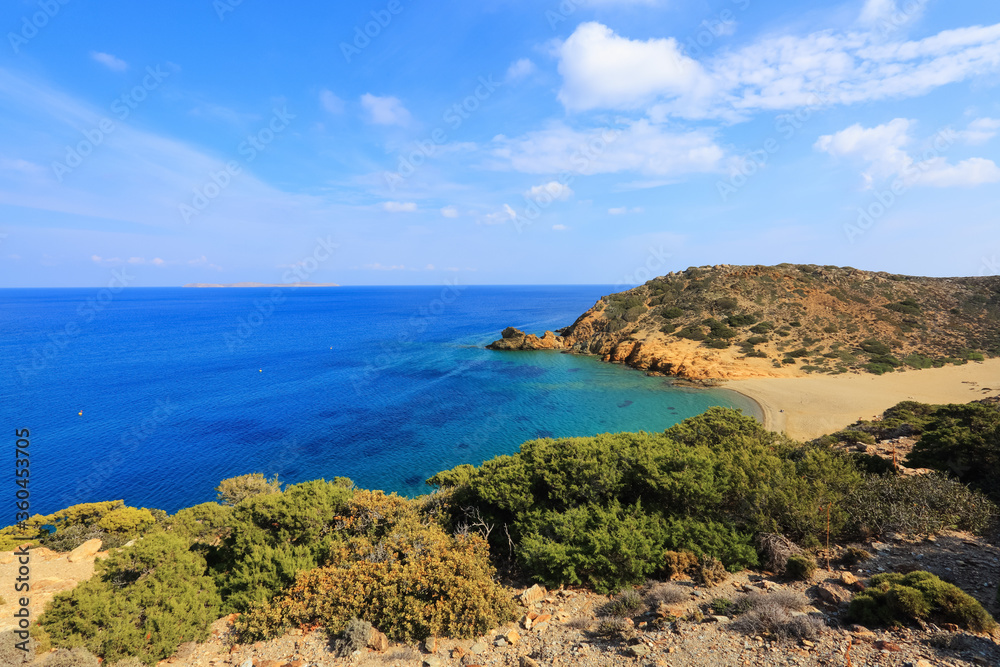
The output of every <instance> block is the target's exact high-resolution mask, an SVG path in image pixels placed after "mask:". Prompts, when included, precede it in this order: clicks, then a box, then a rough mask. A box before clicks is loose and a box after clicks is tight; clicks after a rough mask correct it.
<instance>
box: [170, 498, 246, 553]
mask: <svg viewBox="0 0 1000 667" xmlns="http://www.w3.org/2000/svg"><path fill="white" fill-rule="evenodd" d="M232 515H233V508H232V507H230V506H228V505H220V504H219V503H202V504H201V505H195V506H194V507H187V508H185V509H182V510H180V511H179V512H177V514H175V515H173V516H171V517H169V518H167V519H166V520H165V521H164V528H165V529H166V530H168V531H171V532H173V533H176V534H178V535H181V536H183V537H184V538H186V539H188V540H190V541H192V542H206V543H209V544H211V543H214V542H216V541H217V540H219V539H221V538H223V537H225V536H226V535H228V534H229V528H230V521H231V520H232Z"/></svg>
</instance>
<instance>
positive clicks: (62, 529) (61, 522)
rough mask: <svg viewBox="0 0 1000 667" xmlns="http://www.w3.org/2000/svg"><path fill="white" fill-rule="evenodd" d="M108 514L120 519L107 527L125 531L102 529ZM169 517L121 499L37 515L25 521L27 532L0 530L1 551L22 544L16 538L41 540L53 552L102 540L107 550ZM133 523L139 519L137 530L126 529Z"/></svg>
mask: <svg viewBox="0 0 1000 667" xmlns="http://www.w3.org/2000/svg"><path fill="white" fill-rule="evenodd" d="M108 515H113V516H116V517H117V518H113V519H111V520H110V523H105V525H108V526H113V527H115V528H120V529H122V530H116V531H108V530H105V529H104V528H102V527H101V522H102V520H104V519H105V517H107V516H108ZM165 516H166V513H165V512H163V511H161V510H138V509H136V508H133V507H125V503H124V501H121V500H109V501H105V502H99V503H84V504H80V505H73V506H72V507H67V508H66V509H64V510H59V511H58V512H55V513H53V514H49V515H46V516H42V515H40V514H36V515H35V516H33V517H31V518H30V519H28V520H27V521H25V522H24V529H19V528H17V527H16V526H8V527H7V528H4V529H3V530H0V550H4V551H9V550H11V549H13V548H14V547H15V546H16V545H17V544H20V541H18V540H15V539H14V537H15V536H17V537H25V538H31V539H34V540H37V541H38V543H39V544H41V545H42V546H44V547H47V548H49V549H52V550H53V551H72V550H73V549H75V548H76V547H78V546H80V545H81V544H83V543H84V542H86V541H87V540H90V539H99V540H101V541H102V542H103V543H104V548H107V549H112V548H116V547H120V546H121V545H123V544H125V543H126V542H128V541H129V540H131V539H132V538H134V537H138V536H139V535H141V534H142V533H143V532H144V531H145V530H147V529H148V528H149V527H151V526H152V525H153V524H151V523H149V521H148V519H149V517H152V519H153V520H154V522H155V521H156V520H157V519H158V518H162V517H165ZM139 517H141V519H140V518H139ZM129 520H132V521H136V520H138V523H137V524H136V525H135V526H134V530H127V529H125V528H126V523H127V521H129ZM123 521H124V522H126V523H123Z"/></svg>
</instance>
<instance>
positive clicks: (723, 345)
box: [702, 338, 732, 350]
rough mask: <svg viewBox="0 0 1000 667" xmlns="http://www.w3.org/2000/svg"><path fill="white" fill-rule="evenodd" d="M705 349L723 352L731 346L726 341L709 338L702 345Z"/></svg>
mask: <svg viewBox="0 0 1000 667" xmlns="http://www.w3.org/2000/svg"><path fill="white" fill-rule="evenodd" d="M702 345H704V346H705V347H708V348H711V349H713V350H725V349H727V348H729V347H730V346H731V345H732V344H731V343H729V342H728V341H725V340H722V339H721V338H710V339H709V340H706V341H705V342H704V343H702Z"/></svg>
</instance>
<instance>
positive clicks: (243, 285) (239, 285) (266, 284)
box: [184, 283, 340, 287]
mask: <svg viewBox="0 0 1000 667" xmlns="http://www.w3.org/2000/svg"><path fill="white" fill-rule="evenodd" d="M184 287H340V285H338V284H337V283H233V284H231V285H221V284H219V283H188V284H187V285H185V286H184Z"/></svg>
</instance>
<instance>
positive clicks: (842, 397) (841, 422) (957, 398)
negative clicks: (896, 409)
mask: <svg viewBox="0 0 1000 667" xmlns="http://www.w3.org/2000/svg"><path fill="white" fill-rule="evenodd" d="M724 386H725V388H726V389H732V390H733V391H737V392H739V393H741V394H743V395H744V396H747V397H749V398H752V399H753V400H755V401H757V403H759V404H760V406H761V409H762V411H763V413H764V423H765V425H766V426H767V427H768V428H770V429H772V430H775V431H784V432H786V433H787V434H788V435H789V436H791V437H792V438H796V439H799V440H806V439H811V438H815V437H818V436H821V435H823V434H825V433H832V432H834V431H839V430H840V429H842V428H844V427H845V426H847V425H848V424H851V423H853V422H854V421H856V420H857V419H859V418H864V419H871V418H872V416H873V415H876V414H880V413H882V411H884V410H885V409H887V408H890V407H892V406H893V405H895V404H896V403H899V402H900V401H905V400H914V401H920V402H922V403H968V402H969V401H974V400H976V399H979V398H985V397H986V396H997V395H1000V359H988V360H986V361H984V362H970V363H968V364H966V365H964V366H946V367H944V368H929V369H926V370H920V371H915V370H911V371H907V372H905V373H888V374H886V375H881V376H876V375H869V374H845V375H832V376H831V375H809V376H806V377H794V378H755V379H750V380H732V381H730V382H727V383H726V384H725V385H724Z"/></svg>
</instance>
